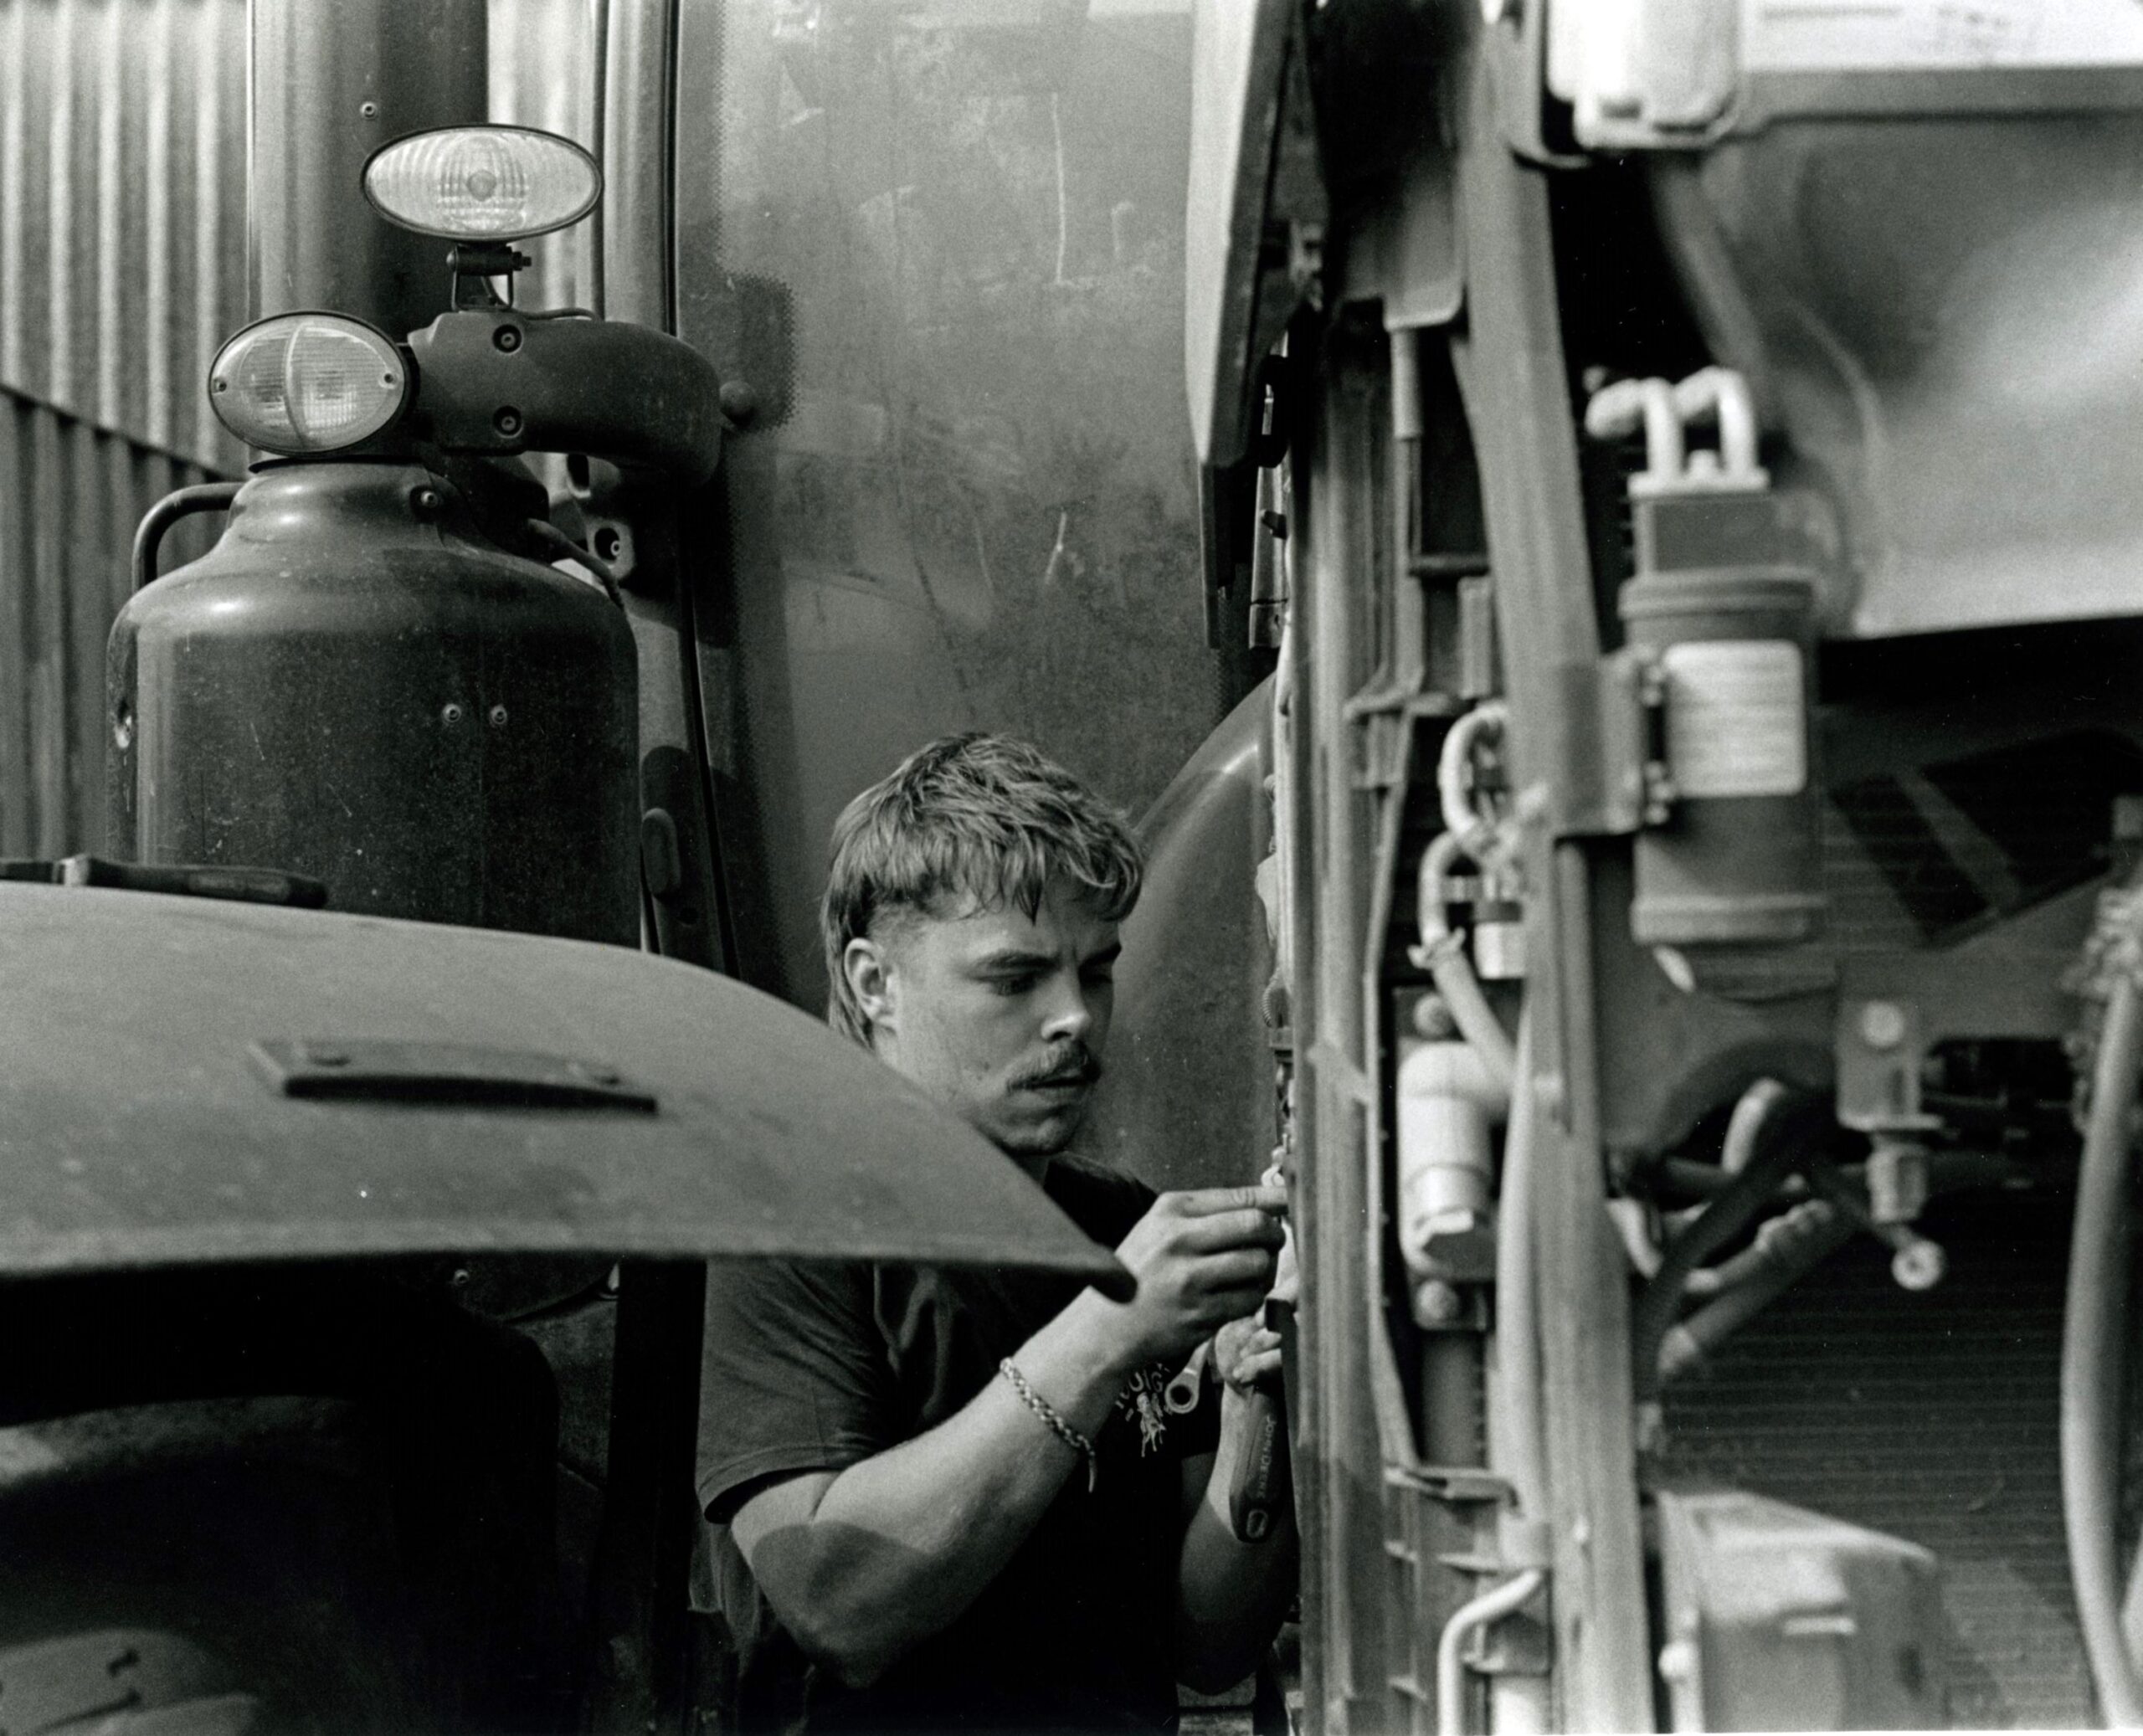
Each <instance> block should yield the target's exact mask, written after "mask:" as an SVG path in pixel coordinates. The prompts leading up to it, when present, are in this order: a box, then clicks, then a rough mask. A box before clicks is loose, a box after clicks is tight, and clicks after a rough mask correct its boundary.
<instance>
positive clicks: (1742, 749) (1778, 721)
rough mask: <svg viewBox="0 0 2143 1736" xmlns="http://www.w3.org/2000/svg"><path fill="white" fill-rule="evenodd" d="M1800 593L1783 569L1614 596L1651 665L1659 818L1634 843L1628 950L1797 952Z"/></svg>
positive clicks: (1803, 834) (1800, 916)
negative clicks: (1664, 788)
mask: <svg viewBox="0 0 2143 1736" xmlns="http://www.w3.org/2000/svg"><path fill="white" fill-rule="evenodd" d="M1813 598H1814V589H1813V586H1812V583H1811V581H1810V580H1809V578H1807V576H1806V574H1804V573H1797V572H1793V571H1790V570H1786V569H1783V568H1777V569H1765V568H1712V569H1709V570H1704V569H1698V570H1693V571H1681V572H1673V573H1645V574H1642V575H1640V576H1639V577H1638V578H1634V579H1632V580H1631V581H1630V582H1629V583H1627V584H1626V585H1625V586H1623V588H1622V593H1621V615H1622V619H1623V622H1624V624H1626V626H1627V629H1628V632H1629V636H1630V641H1631V643H1632V645H1637V646H1639V647H1642V648H1644V649H1645V650H1647V651H1648V652H1649V653H1650V654H1651V655H1652V658H1653V659H1654V662H1653V665H1652V666H1653V667H1654V668H1655V669H1656V670H1657V672H1658V675H1657V679H1658V682H1659V687H1660V695H1661V702H1662V711H1663V725H1662V727H1663V736H1664V740H1663V742H1662V752H1661V753H1660V758H1661V759H1662V762H1663V763H1664V765H1665V768H1666V773H1667V778H1668V783H1669V784H1670V786H1671V788H1672V794H1673V807H1672V812H1671V813H1670V814H1669V816H1668V819H1667V822H1666V824H1664V825H1662V826H1653V827H1648V828H1647V829H1643V830H1641V831H1640V832H1639V833H1638V834H1637V845H1636V896H1635V898H1634V900H1633V901H1632V904H1631V907H1630V932H1631V934H1632V937H1633V938H1635V939H1636V940H1637V942H1638V943H1639V944H1640V945H1642V946H1671V947H1700V946H1719V945H1752V944H1753V945H1780V944H1784V943H1786V942H1793V941H1799V940H1806V939H1807V938H1808V937H1811V936H1812V935H1813V934H1814V933H1815V932H1817V928H1818V927H1819V926H1820V924H1821V922H1822V914H1823V908H1824V897H1823V890H1822V853H1821V850H1820V836H1821V827H1822V811H1821V804H1820V796H1819V792H1818V789H1817V783H1816V780H1815V779H1814V778H1813V777H1812V775H1811V765H1810V759H1811V752H1810V725H1809V718H1810V716H1811V707H1810V695H1811V692H1812V687H1813V683H1814V659H1813V649H1814V616H1813Z"/></svg>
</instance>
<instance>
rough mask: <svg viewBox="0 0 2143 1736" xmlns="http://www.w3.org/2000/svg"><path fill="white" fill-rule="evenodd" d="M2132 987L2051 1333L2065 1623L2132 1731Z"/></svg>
mask: <svg viewBox="0 0 2143 1736" xmlns="http://www.w3.org/2000/svg"><path fill="white" fill-rule="evenodd" d="M2139 1067H2143V990H2139V989H2138V988H2137V985H2136V981H2135V975H2134V973H2133V971H2132V970H2122V971H2121V972H2120V973H2119V974H2118V975H2117V976H2116V977H2115V981H2114V984H2113V991H2112V994H2111V995H2110V997H2109V999H2108V1000H2107V1003H2106V1016H2105V1024H2104V1028H2103V1029H2102V1030H2101V1031H2100V1033H2099V1054H2098V1064H2097V1066H2095V1067H2094V1069H2093V1071H2092V1075H2091V1113H2090V1119H2089V1122H2088V1123H2087V1124H2086V1126H2085V1127H2084V1155H2083V1160H2082V1163H2081V1164H2080V1166H2079V1169H2078V1172H2077V1177H2076V1224H2075V1230H2074V1235H2073V1236H2072V1238H2071V1240H2070V1243H2069V1251H2068V1297H2067V1302H2066V1305H2065V1307H2064V1309H2063V1317H2062V1331H2061V1516H2062V1520H2063V1525H2064V1526H2065V1527H2066V1528H2067V1532H2068V1571H2069V1577H2070V1579H2071V1581H2072V1583H2073V1584H2074V1587H2075V1591H2076V1615H2077V1620H2078V1624H2079V1626H2081V1628H2082V1629H2083V1632H2084V1651H2085V1652H2086V1653H2087V1654H2088V1656H2089V1658H2090V1662H2091V1677H2092V1680H2093V1681H2094V1682H2096V1683H2097V1685H2098V1690H2099V1710H2100V1711H2101V1712H2102V1713H2104V1716H2105V1718H2106V1721H2107V1723H2110V1724H2111V1725H2113V1726H2114V1727H2115V1728H2124V1729H2135V1728H2143V1692H2138V1687H2137V1683H2136V1680H2135V1664H2134V1662H2133V1661H2132V1660H2131V1659H2130V1656H2129V1655H2128V1645H2127V1641H2126V1638H2125V1635H2124V1634H2123V1631H2122V1628H2121V1620H2120V1564H2119V1562H2118V1561H2117V1559H2116V1554H2115V1552H2116V1550H2117V1549H2118V1547H2119V1543H2118V1521H2119V1518H2120V1470H2121V1462H2120V1461H2121V1453H2120V1433H2121V1430H2120V1421H2121V1391H2120V1388H2121V1380H2122V1375H2123V1372H2124V1371H2123V1369H2122V1367H2121V1363H2122V1348H2123V1346H2124V1345H2125V1343H2126V1342H2127V1332H2128V1321H2127V1301H2128V1281H2129V1266H2130V1257H2131V1256H2130V1246H2129V1228H2130V1225H2129V1202H2128V1184H2129V1163H2130V1146H2131V1141H2132V1138H2133V1133H2132V1127H2133V1122H2132V1117H2133V1115H2134V1112H2135V1089H2136V1080H2137V1073H2138V1070H2139Z"/></svg>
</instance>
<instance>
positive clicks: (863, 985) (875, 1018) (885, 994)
mask: <svg viewBox="0 0 2143 1736" xmlns="http://www.w3.org/2000/svg"><path fill="white" fill-rule="evenodd" d="M840 968H841V971H842V973H843V974H844V975H845V976H846V977H847V978H848V992H849V993H850V994H852V995H854V996H855V997H856V1006H857V1007H858V1008H859V1009H861V1012H862V1014H863V1017H864V1020H865V1022H866V1024H867V1025H869V1027H870V1029H871V1030H872V1031H873V1032H877V1031H881V1030H892V1029H893V1027H894V1003H895V999H896V997H895V995H894V994H893V981H892V977H893V973H892V963H891V962H890V961H889V960H888V959H887V958H886V949H885V948H883V947H881V945H879V943H878V942H876V941H875V940H868V939H864V938H861V937H859V938H857V939H855V940H852V941H851V942H849V943H848V945H847V946H846V947H845V948H843V949H842V952H841V955H840Z"/></svg>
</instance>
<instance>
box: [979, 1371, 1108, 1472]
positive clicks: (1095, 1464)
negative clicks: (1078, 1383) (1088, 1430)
mask: <svg viewBox="0 0 2143 1736" xmlns="http://www.w3.org/2000/svg"><path fill="white" fill-rule="evenodd" d="M997 1372H998V1373H999V1374H1002V1375H1003V1376H1004V1377H1005V1379H1006V1381H1008V1382H1009V1383H1010V1385H1011V1388H1012V1390H1013V1391H1014V1392H1015V1393H1017V1394H1019V1395H1020V1403H1021V1404H1022V1405H1025V1406H1026V1407H1027V1409H1028V1410H1031V1411H1033V1412H1034V1414H1035V1415H1036V1416H1038V1417H1040V1418H1041V1420H1042V1421H1043V1422H1045V1423H1046V1424H1047V1425H1049V1432H1050V1433H1051V1434H1052V1435H1054V1436H1056V1438H1057V1439H1058V1440H1059V1441H1062V1442H1063V1443H1064V1444H1065V1445H1066V1446H1068V1447H1070V1448H1071V1449H1072V1451H1074V1452H1075V1453H1077V1454H1078V1455H1079V1456H1080V1457H1081V1458H1082V1459H1084V1460H1085V1461H1087V1493H1088V1494H1089V1495H1091V1494H1092V1493H1093V1492H1094V1484H1095V1482H1096V1480H1097V1477H1098V1476H1099V1474H1100V1471H1101V1466H1100V1462H1099V1461H1097V1459H1096V1458H1095V1456H1094V1443H1093V1442H1092V1441H1089V1440H1087V1437H1086V1436H1084V1435H1082V1434H1081V1433H1080V1432H1079V1431H1078V1430H1077V1429H1075V1428H1073V1427H1072V1425H1071V1424H1069V1423H1067V1422H1066V1421H1065V1420H1064V1419H1063V1418H1062V1417H1061V1416H1059V1415H1057V1414H1056V1406H1055V1405H1052V1404H1051V1403H1050V1402H1049V1400H1046V1399H1045V1398H1044V1397H1042V1395H1041V1394H1040V1393H1038V1392H1036V1390H1035V1389H1033V1388H1032V1387H1031V1386H1030V1385H1028V1384H1027V1377H1026V1376H1025V1375H1024V1374H1021V1373H1020V1369H1019V1364H1016V1363H1015V1362H1014V1361H1013V1360H1012V1358H1010V1357H1009V1356H1008V1357H1006V1358H1005V1360H1004V1361H1002V1362H1001V1363H1000V1364H998V1365H997Z"/></svg>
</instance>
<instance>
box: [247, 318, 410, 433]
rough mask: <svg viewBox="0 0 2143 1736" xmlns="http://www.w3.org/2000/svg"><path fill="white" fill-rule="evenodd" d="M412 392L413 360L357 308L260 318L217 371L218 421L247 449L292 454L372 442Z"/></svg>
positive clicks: (393, 417)
mask: <svg viewBox="0 0 2143 1736" xmlns="http://www.w3.org/2000/svg"><path fill="white" fill-rule="evenodd" d="M408 401H409V365H408V363H407V362H405V361H404V360H403V355H402V352H400V351H399V350H398V349H397V348H396V347H395V345H394V342H393V339H391V338H389V337H388V336H386V334H385V333H383V332H381V331H375V330H374V329H373V327H372V326H367V324H365V322H364V321H362V320H353V319H352V318H350V317H349V316H347V314H338V313H284V314H277V315H275V316H274V317H273V318H270V319H265V320H261V321H258V322H256V323H255V324H254V325H250V326H247V327H246V328H245V329H244V331H240V332H239V333H238V335H237V336H234V337H233V338H232V339H231V340H230V342H228V343H226V344H225V345H224V347H223V348H222V349H221V350H220V351H218V352H217V355H216V359H215V362H214V364H213V366H212V367H210V368H209V370H208V402H209V403H210V405H211V406H212V407H213V408H214V410H215V412H216V419H217V420H218V421H219V422H221V423H222V424H224V427H225V428H228V429H229V430H230V431H231V432H232V433H233V434H236V435H237V436H238V437H239V439H241V440H243V441H244V442H245V444H247V445H249V446H258V447H260V448H261V449H264V450H265V451H269V452H279V453H281V454H283V455H285V456H286V457H296V456H298V455H301V454H307V453H315V452H334V451H338V450H340V449H342V448H343V447H345V446H354V445H356V444H357V443H358V442H359V441H361V440H366V439H370V438H371V437H372V436H373V435H374V434H378V432H379V431H380V430H381V429H383V428H385V427H387V426H388V424H390V423H392V422H393V420H394V419H395V418H396V417H398V416H399V415H400V414H401V413H402V409H403V405H404V404H405V403H408Z"/></svg>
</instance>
